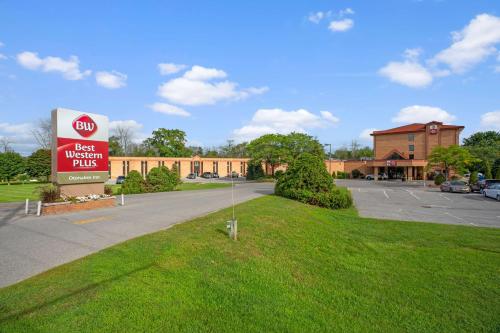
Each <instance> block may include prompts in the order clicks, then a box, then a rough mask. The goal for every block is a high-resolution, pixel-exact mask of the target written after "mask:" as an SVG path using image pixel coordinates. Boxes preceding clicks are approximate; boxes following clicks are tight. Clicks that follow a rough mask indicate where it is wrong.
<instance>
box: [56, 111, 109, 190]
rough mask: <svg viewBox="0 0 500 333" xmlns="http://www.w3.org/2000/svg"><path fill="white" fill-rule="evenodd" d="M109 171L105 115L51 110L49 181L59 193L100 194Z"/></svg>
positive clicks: (106, 119)
mask: <svg viewBox="0 0 500 333" xmlns="http://www.w3.org/2000/svg"><path fill="white" fill-rule="evenodd" d="M108 172H109V171H108V118H107V117H106V116H103V115H99V114H93V113H86V112H80V111H75V110H69V109H63V108H57V109H55V110H53V111H52V182H54V183H56V184H57V186H58V187H59V189H60V190H61V195H65V196H83V195H87V194H103V193H104V182H106V181H107V180H108V178H109V173H108Z"/></svg>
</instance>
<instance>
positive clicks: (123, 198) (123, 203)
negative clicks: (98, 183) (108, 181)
mask: <svg viewBox="0 0 500 333" xmlns="http://www.w3.org/2000/svg"><path fill="white" fill-rule="evenodd" d="M121 204H122V206H125V197H124V195H123V193H122V202H121Z"/></svg>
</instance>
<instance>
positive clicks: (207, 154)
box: [203, 148, 219, 157]
mask: <svg viewBox="0 0 500 333" xmlns="http://www.w3.org/2000/svg"><path fill="white" fill-rule="evenodd" d="M203 156H204V157H218V156H219V152H218V151H217V150H216V149H215V148H211V149H207V150H205V154H203Z"/></svg>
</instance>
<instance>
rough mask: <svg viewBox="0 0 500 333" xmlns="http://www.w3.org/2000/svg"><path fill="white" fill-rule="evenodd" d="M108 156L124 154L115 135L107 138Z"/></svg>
mask: <svg viewBox="0 0 500 333" xmlns="http://www.w3.org/2000/svg"><path fill="white" fill-rule="evenodd" d="M108 150H109V156H124V155H125V153H124V151H123V148H122V147H121V146H120V141H119V140H118V138H117V137H116V136H111V137H109V140H108Z"/></svg>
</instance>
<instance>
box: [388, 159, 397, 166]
mask: <svg viewBox="0 0 500 333" xmlns="http://www.w3.org/2000/svg"><path fill="white" fill-rule="evenodd" d="M386 163H387V166H390V167H395V166H397V162H396V161H394V160H388V161H387V162H386Z"/></svg>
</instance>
